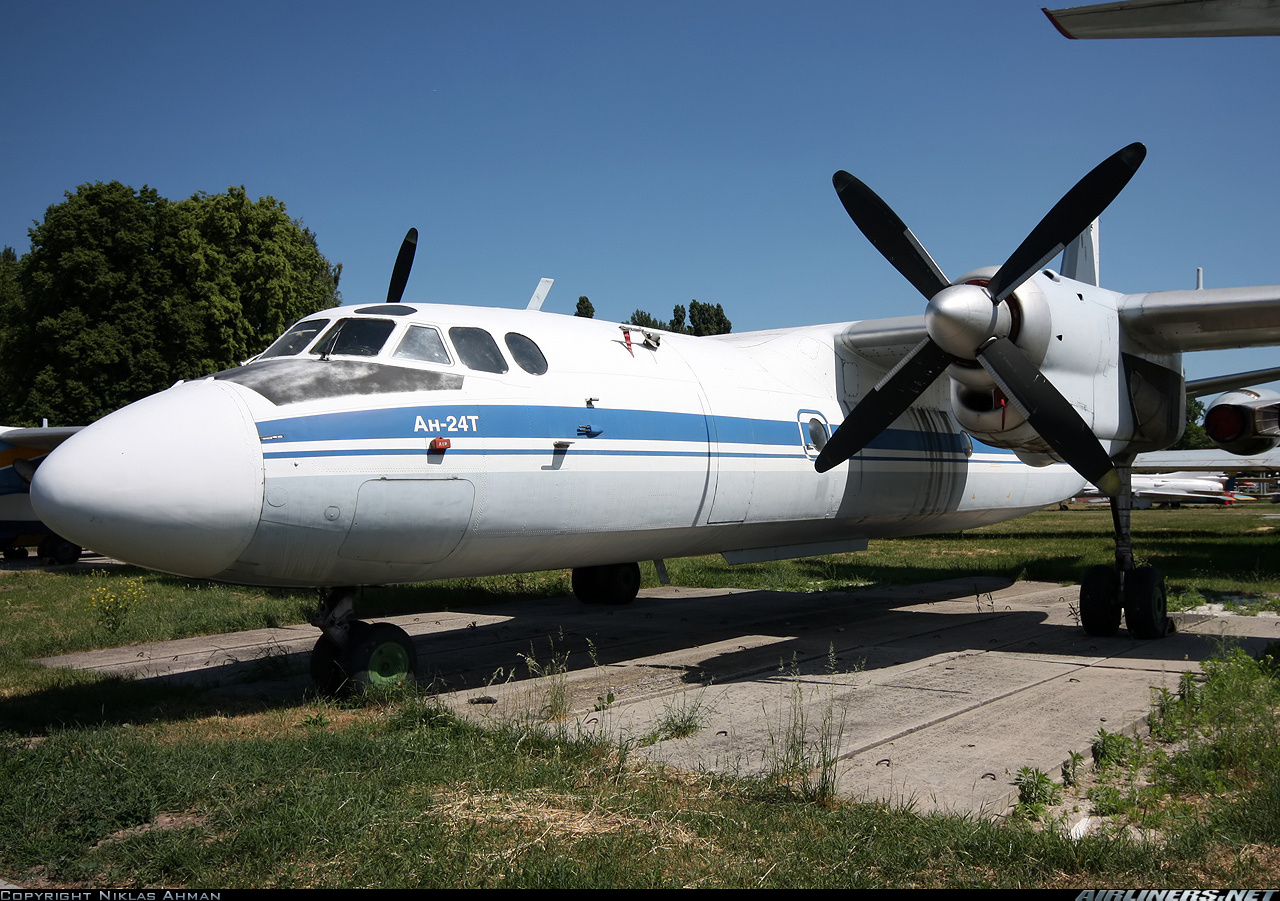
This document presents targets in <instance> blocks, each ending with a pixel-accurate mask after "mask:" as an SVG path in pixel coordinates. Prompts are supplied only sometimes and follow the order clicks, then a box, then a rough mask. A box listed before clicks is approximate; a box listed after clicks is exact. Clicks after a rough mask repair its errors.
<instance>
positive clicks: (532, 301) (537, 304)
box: [525, 278, 556, 310]
mask: <svg viewBox="0 0 1280 901" xmlns="http://www.w3.org/2000/svg"><path fill="white" fill-rule="evenodd" d="M555 281H556V280H555V279H554V278H544V279H541V280H539V282H538V287H537V288H535V289H534V290H533V296H532V297H530V298H529V305H528V306H527V307H525V309H526V310H541V309H542V302H543V301H544V300H546V299H547V294H549V293H550V292H551V286H552V285H554V284H555Z"/></svg>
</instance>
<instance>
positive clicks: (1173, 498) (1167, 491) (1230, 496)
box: [1080, 472, 1253, 510]
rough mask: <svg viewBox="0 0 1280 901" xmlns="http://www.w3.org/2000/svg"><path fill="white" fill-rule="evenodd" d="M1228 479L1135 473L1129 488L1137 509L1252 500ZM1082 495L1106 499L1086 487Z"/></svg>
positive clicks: (1191, 475) (1189, 473)
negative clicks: (1233, 488)
mask: <svg viewBox="0 0 1280 901" xmlns="http://www.w3.org/2000/svg"><path fill="white" fill-rule="evenodd" d="M1227 481H1228V480H1227V479H1225V478H1212V477H1210V476H1208V475H1197V474H1195V473H1191V472H1170V473H1160V474H1158V475H1136V474H1135V475H1133V476H1132V477H1131V487H1130V491H1131V494H1132V495H1133V506H1134V509H1138V510H1145V509H1149V508H1150V507H1151V506H1152V505H1153V504H1234V503H1235V502H1236V501H1237V500H1253V498H1252V497H1250V496H1249V495H1242V494H1239V493H1238V492H1235V491H1232V490H1229V489H1228V488H1227V486H1226V483H1227ZM1080 497H1083V498H1089V499H1098V500H1103V499H1105V495H1103V494H1101V493H1100V492H1098V491H1097V489H1091V488H1089V487H1086V488H1085V490H1084V491H1082V492H1081V493H1080Z"/></svg>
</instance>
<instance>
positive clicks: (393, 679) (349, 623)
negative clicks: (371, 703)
mask: <svg viewBox="0 0 1280 901" xmlns="http://www.w3.org/2000/svg"><path fill="white" fill-rule="evenodd" d="M358 592H359V589H355V588H344V589H335V590H334V591H332V592H330V594H329V597H328V598H327V599H326V601H325V603H324V605H322V607H321V608H320V610H319V611H317V614H316V616H315V617H313V618H312V623H313V624H314V625H317V626H319V627H320V628H321V629H323V630H324V634H323V635H321V636H320V638H319V640H317V641H316V644H315V647H314V648H312V650H311V681H312V682H313V683H315V687H316V690H317V691H318V692H319V693H321V694H323V695H327V696H336V695H340V694H342V693H344V692H348V691H352V690H354V689H355V687H356V686H360V685H363V686H367V687H372V688H389V687H392V686H396V685H403V684H404V683H406V682H410V681H412V680H413V678H414V672H415V670H416V667H417V665H418V652H417V649H416V648H415V647H414V644H413V639H411V638H410V637H409V634H408V633H407V632H405V631H404V629H401V628H400V627H399V626H396V625H393V624H391V623H367V622H364V621H363V620H359V619H354V618H353V617H352V615H351V614H352V612H353V611H354V607H355V595H356V594H358Z"/></svg>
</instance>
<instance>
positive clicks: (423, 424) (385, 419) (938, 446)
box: [258, 404, 964, 457]
mask: <svg viewBox="0 0 1280 901" xmlns="http://www.w3.org/2000/svg"><path fill="white" fill-rule="evenodd" d="M450 417H452V422H453V424H454V428H453V429H448V428H447V427H446V426H447V424H448V423H449V422H450ZM473 417H474V418H473ZM464 421H465V427H463V422H464ZM709 421H710V423H711V426H712V427H713V428H714V429H715V432H714V437H715V438H716V439H717V440H718V441H719V442H720V444H721V445H727V444H754V445H765V446H771V447H777V448H779V449H782V448H794V449H795V450H796V453H797V454H800V453H801V452H802V448H801V446H800V441H801V435H800V432H799V426H798V425H797V422H796V421H795V420H785V421H780V420H774V419H751V418H747V417H738V416H710V417H708V416H704V415H703V414H701V413H673V412H668V411H661V410H620V409H606V408H599V407H552V406H520V405H498V404H494V405H486V404H476V405H468V406H463V405H457V406H455V405H447V406H433V407H398V408H394V409H382V410H350V411H342V412H335V413H317V414H313V415H310V416H299V417H294V418H288V419H272V420H265V421H263V422H260V423H258V435H259V437H260V438H261V439H262V440H263V441H264V442H265V443H266V446H267V447H270V446H271V445H272V444H274V443H276V442H282V443H283V442H289V443H292V442H311V441H376V440H393V439H405V438H415V437H416V438H430V437H435V436H437V435H442V436H445V437H449V436H454V437H479V438H536V439H547V438H550V439H565V440H586V441H590V438H584V434H583V432H582V429H584V427H585V428H586V429H588V430H589V431H590V432H591V433H592V434H591V437H600V438H607V439H611V440H615V441H616V440H622V441H683V442H693V443H697V444H706V443H707V442H708V441H709V436H708V422H709ZM584 449H585V448H584ZM459 450H460V449H459ZM877 450H879V451H917V452H920V451H932V452H934V453H939V452H941V453H943V454H957V455H963V454H964V444H963V439H962V437H961V436H960V435H959V434H956V433H928V434H925V433H922V432H918V431H914V430H910V429H887V430H885V431H884V432H882V433H881V434H880V435H878V436H876V438H875V439H873V440H872V441H871V442H870V443H869V444H868V445H867V447H866V451H877ZM391 452H392V451H389V450H387V451H383V450H375V449H371V448H364V449H361V450H359V451H357V450H355V449H352V450H350V451H341V450H335V451H323V452H319V453H322V454H323V455H325V456H330V455H341V454H343V453H359V454H368V453H391ZM410 452H412V453H420V452H421V451H410ZM486 452H488V453H496V451H486ZM501 452H502V453H521V452H522V451H520V450H508V451H501ZM537 452H539V453H542V452H545V449H538V450H537ZM612 453H618V454H628V453H640V454H648V453H654V452H652V451H639V450H636V451H619V450H614V451H612ZM660 453H674V454H678V455H693V456H697V455H698V454H700V453H702V452H701V451H673V452H660ZM864 453H865V452H864ZM288 455H291V454H288V453H287V452H280V453H278V454H277V453H270V454H269V456H273V457H275V456H288ZM297 455H298V456H303V455H307V456H311V455H314V454H310V453H308V454H297ZM721 455H722V456H727V455H729V454H727V453H722V454H721ZM742 456H755V454H743V455H742Z"/></svg>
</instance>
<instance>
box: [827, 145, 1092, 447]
mask: <svg viewBox="0 0 1280 901" xmlns="http://www.w3.org/2000/svg"><path fill="white" fill-rule="evenodd" d="M831 183H832V184H833V185H835V188H836V193H837V194H838V195H840V202H841V203H842V204H844V209H845V212H847V213H848V214H849V218H850V219H852V220H853V223H854V225H856V226H858V228H860V229H861V230H862V233H863V234H864V235H866V236H867V240H868V241H870V242H871V243H872V245H873V246H874V247H875V249H876V250H878V251H880V253H881V255H882V256H884V258H885V259H886V260H888V261H889V262H890V264H892V266H893V268H894V269H897V270H898V271H899V272H901V273H902V275H903V276H904V277H905V278H906V280H907V281H909V282H911V284H913V285H914V286H915V289H916V290H917V291H919V292H920V293H921V294H923V295H924V298H925V300H928V299H929V298H931V297H933V295H935V294H937V293H938V292H939V291H941V290H942V289H943V288H945V287H947V286H948V285H949V284H951V282H950V281H948V280H947V277H946V276H945V275H943V274H942V270H941V269H939V268H938V264H937V263H935V262H934V261H933V257H931V256H929V252H928V251H927V250H925V249H924V246H923V245H922V244H921V243H920V242H919V241H917V240H916V236H915V235H913V234H912V233H911V229H909V228H907V226H906V225H905V224H904V223H903V221H902V220H901V219H899V218H898V214H897V213H895V212H894V211H893V210H891V209H890V208H889V205H888V204H887V203H885V202H884V201H883V200H881V199H880V197H879V195H878V194H876V192H875V191H872V190H871V189H870V188H868V187H867V186H866V185H865V184H863V183H862V182H861V181H859V180H858V179H856V178H854V177H853V176H852V175H850V174H849V173H848V172H845V171H844V170H843V169H841V170H840V171H839V172H837V173H836V174H835V175H833V176H831ZM1073 237H1074V236H1073ZM845 459H848V458H847V457H846V458H845Z"/></svg>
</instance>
